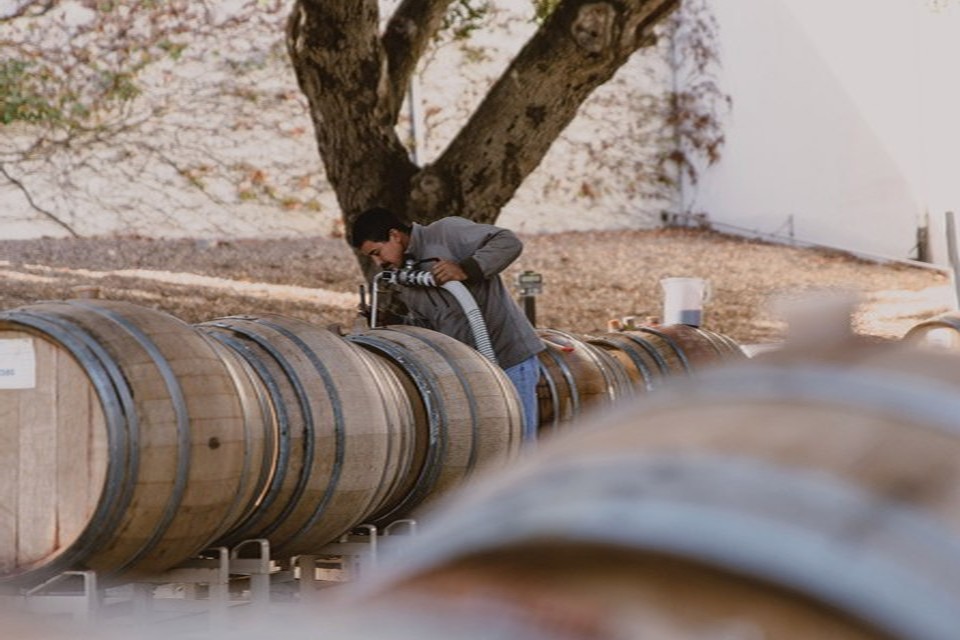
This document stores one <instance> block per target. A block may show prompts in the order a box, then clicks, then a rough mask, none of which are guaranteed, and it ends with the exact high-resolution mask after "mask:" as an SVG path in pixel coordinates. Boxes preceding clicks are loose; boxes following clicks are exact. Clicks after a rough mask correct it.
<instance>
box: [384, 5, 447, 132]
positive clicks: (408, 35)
mask: <svg viewBox="0 0 960 640" xmlns="http://www.w3.org/2000/svg"><path fill="white" fill-rule="evenodd" d="M452 2H453V0H404V1H403V2H402V3H401V4H400V6H399V7H397V9H396V11H394V13H393V16H391V18H390V21H389V22H388V23H387V28H386V30H385V31H384V34H383V48H384V50H385V52H386V56H387V61H388V65H387V67H388V69H389V74H390V78H389V83H390V110H391V112H392V113H393V119H394V120H396V118H397V114H398V113H399V111H400V105H401V104H402V102H403V98H404V96H405V95H406V90H407V84H408V83H409V81H410V76H411V75H412V74H413V72H414V71H415V70H416V68H417V62H418V61H419V60H420V58H421V57H422V56H423V54H424V52H425V51H426V49H427V46H428V45H429V44H430V41H431V40H432V39H433V37H434V36H435V35H436V33H437V31H438V30H439V29H440V27H441V26H442V25H443V18H444V15H445V14H446V12H447V9H448V8H449V7H450V4H451V3H452Z"/></svg>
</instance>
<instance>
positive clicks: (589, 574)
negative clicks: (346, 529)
mask: <svg viewBox="0 0 960 640" xmlns="http://www.w3.org/2000/svg"><path fill="white" fill-rule="evenodd" d="M958 365H960V361H958V360H957V358H956V357H948V356H946V355H943V354H928V353H923V352H921V351H919V350H915V349H909V348H907V347H906V346H905V345H898V346H890V345H878V344H874V345H858V346H853V347H851V348H850V350H848V351H847V350H844V349H843V348H838V347H837V345H831V349H830V353H829V358H828V359H820V358H819V356H818V354H816V353H803V354H791V353H789V352H786V353H782V354H777V357H776V358H771V359H768V360H766V361H764V362H745V363H743V364H741V365H739V366H731V367H725V368H723V369H722V370H721V369H718V370H714V371H712V372H704V373H703V374H698V375H697V376H695V377H693V378H691V379H689V380H681V381H679V382H678V383H677V384H672V385H670V386H669V388H664V389H663V390H662V391H661V392H659V393H657V394H655V395H650V396H647V397H644V398H638V399H636V400H634V401H631V402H628V403H626V404H625V405H622V406H621V407H620V408H619V409H617V410H616V411H613V412H607V413H605V414H603V415H602V416H600V417H599V418H597V419H596V420H594V421H592V422H590V423H589V424H584V425H581V428H578V429H576V430H572V431H569V432H566V433H564V434H560V435H559V436H558V437H557V438H555V439H553V440H552V441H551V442H549V443H545V444H544V446H542V447H541V448H540V449H538V451H536V452H535V453H534V454H533V455H531V456H529V457H528V458H526V459H525V460H523V461H521V463H520V464H518V465H516V466H515V467H514V468H513V469H511V470H509V471H508V472H507V473H501V474H499V475H497V476H492V475H488V476H486V477H483V478H481V479H479V480H478V481H477V482H475V483H474V484H472V485H471V486H469V487H467V488H466V489H465V490H463V491H460V492H458V493H456V494H454V495H451V496H449V497H448V499H446V500H445V501H444V502H442V503H441V504H439V505H438V507H437V509H436V510H435V511H434V512H433V513H431V514H428V515H427V516H426V517H424V518H423V519H422V526H421V534H420V536H418V537H417V538H415V539H410V540H407V541H405V542H404V544H403V546H401V547H399V548H397V549H395V550H394V552H395V554H394V556H393V563H392V565H389V566H385V567H383V572H382V573H381V574H380V575H379V576H378V577H376V578H374V579H373V580H371V581H369V582H367V583H365V584H363V585H362V586H361V585H357V587H358V588H357V589H356V591H354V592H353V597H354V598H357V599H359V600H360V601H365V602H371V603H373V604H374V605H376V606H388V607H394V608H397V609H405V610H408V611H416V613H417V615H418V616H420V617H423V618H430V617H431V616H434V615H436V616H437V617H441V618H442V617H445V616H449V615H451V613H450V612H458V611H459V612H462V615H463V616H464V619H465V620H470V619H477V618H482V617H487V618H490V619H497V618H498V617H499V616H504V617H506V618H509V619H511V620H515V621H520V622H521V623H523V624H524V625H526V627H527V629H528V631H529V633H523V634H520V635H516V634H515V635H514V636H513V637H530V638H533V637H549V636H550V635H551V634H553V635H554V637H564V638H567V637H569V638H621V637H640V636H644V637H645V634H652V635H651V637H667V638H701V637H747V638H753V637H768V638H911V639H928V640H948V639H951V638H955V637H956V633H957V629H960V608H958V607H957V606H956V603H957V602H958V601H960V491H958V487H960V366H958ZM425 637H428V636H425Z"/></svg>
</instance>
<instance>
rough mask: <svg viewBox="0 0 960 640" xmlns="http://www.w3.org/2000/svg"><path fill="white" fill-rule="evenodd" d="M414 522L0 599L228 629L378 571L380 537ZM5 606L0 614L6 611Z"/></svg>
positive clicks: (86, 577)
mask: <svg viewBox="0 0 960 640" xmlns="http://www.w3.org/2000/svg"><path fill="white" fill-rule="evenodd" d="M416 532H417V522H416V521H415V520H412V519H402V520H397V521H395V522H393V523H391V524H389V525H387V526H386V527H383V529H379V530H378V528H377V527H376V526H374V525H372V524H365V525H361V526H358V527H356V528H354V529H352V530H351V531H349V532H348V533H346V534H344V535H342V536H341V537H340V538H339V539H338V540H336V541H335V542H331V543H329V544H327V545H325V546H323V547H322V548H320V549H318V550H317V551H316V552H315V553H312V554H309V555H298V556H295V557H293V558H283V559H280V558H273V557H271V551H270V543H269V542H268V541H267V540H265V539H252V540H245V541H243V542H240V543H239V544H237V545H236V546H234V547H233V548H227V547H214V548H210V549H206V550H205V551H203V552H202V553H200V554H198V555H197V556H196V557H195V558H192V559H190V560H188V561H187V562H184V563H183V564H181V565H179V566H177V567H174V568H172V569H169V570H167V571H164V572H161V573H158V574H155V575H146V576H138V577H137V579H136V580H135V581H131V582H126V583H121V584H111V585H110V586H105V581H104V580H102V579H101V577H100V576H98V574H97V572H96V571H79V570H75V571H64V572H63V573H60V574H58V575H56V576H54V577H52V578H49V579H48V580H45V581H44V582H42V583H40V584H37V585H34V586H32V587H11V586H8V585H0V602H5V603H6V604H8V605H11V606H12V608H13V609H15V610H17V611H20V612H24V613H27V614H38V615H56V616H59V617H64V616H69V617H70V619H71V620H75V621H77V622H79V623H81V624H93V623H96V624H108V625H116V626H122V625H124V624H125V623H127V624H130V623H134V622H136V623H137V624H142V623H143V622H145V621H146V622H157V623H170V624H174V625H175V624H184V625H186V626H187V627H188V628H191V629H197V628H199V629H201V630H202V629H203V628H206V629H218V628H224V627H226V626H227V625H228V624H229V623H230V622H231V620H232V619H233V618H234V615H233V612H234V611H240V610H247V611H257V610H261V609H264V608H267V607H269V606H271V605H273V604H276V603H295V602H311V601H314V599H316V598H321V597H322V594H323V592H324V590H325V589H328V588H330V587H334V586H336V585H338V584H342V583H345V582H350V581H353V580H356V579H358V578H359V577H360V576H363V575H365V574H367V573H368V572H370V571H372V570H374V569H375V568H376V566H377V563H378V560H379V557H380V553H381V539H382V538H387V537H390V536H392V535H394V536H395V535H398V534H399V535H414V534H416ZM2 608H3V607H2V606H0V610H2Z"/></svg>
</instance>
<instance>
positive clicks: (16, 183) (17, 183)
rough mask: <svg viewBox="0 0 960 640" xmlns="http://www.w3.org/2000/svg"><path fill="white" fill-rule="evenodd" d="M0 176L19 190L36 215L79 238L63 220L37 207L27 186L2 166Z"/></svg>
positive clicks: (0, 166) (0, 165)
mask: <svg viewBox="0 0 960 640" xmlns="http://www.w3.org/2000/svg"><path fill="white" fill-rule="evenodd" d="M0 174H2V175H3V177H4V178H6V179H7V180H9V181H10V182H11V183H12V184H13V185H14V186H16V187H17V189H19V190H20V193H22V194H23V197H25V198H26V199H27V202H29V203H30V206H31V207H32V208H33V210H34V211H37V212H38V213H40V214H42V215H43V216H45V217H46V218H48V219H49V220H51V221H52V222H53V223H55V224H56V225H57V226H59V227H62V228H63V229H64V230H65V231H66V232H67V233H69V234H70V235H71V236H73V237H74V238H79V237H80V234H79V233H77V232H76V231H74V229H73V227H71V226H70V225H68V224H67V223H66V222H64V221H63V220H61V219H60V218H58V217H57V216H55V215H54V214H52V213H51V212H49V211H47V210H46V209H44V208H43V207H41V206H40V205H38V204H37V203H36V201H34V199H33V195H32V194H31V193H30V190H29V189H27V186H26V185H25V184H23V182H22V181H20V180H17V179H16V178H14V177H13V176H12V175H10V172H9V171H7V168H6V167H5V166H3V165H2V164H0Z"/></svg>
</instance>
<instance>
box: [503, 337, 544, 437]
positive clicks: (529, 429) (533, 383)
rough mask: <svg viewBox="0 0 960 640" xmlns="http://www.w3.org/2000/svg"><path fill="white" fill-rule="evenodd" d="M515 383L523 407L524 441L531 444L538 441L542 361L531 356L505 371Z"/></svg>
mask: <svg viewBox="0 0 960 640" xmlns="http://www.w3.org/2000/svg"><path fill="white" fill-rule="evenodd" d="M504 371H505V372H506V374H507V377H508V378H510V381H511V382H513V386H515V387H516V388H517V393H518V394H519V395H520V403H521V404H522V405H523V441H524V443H531V442H534V441H535V440H536V439H537V423H538V421H539V417H538V415H537V413H538V412H537V381H538V380H539V379H540V359H539V358H537V356H530V357H529V358H527V359H526V360H524V361H523V362H521V363H519V364H515V365H513V366H512V367H510V368H508V369H504Z"/></svg>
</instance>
